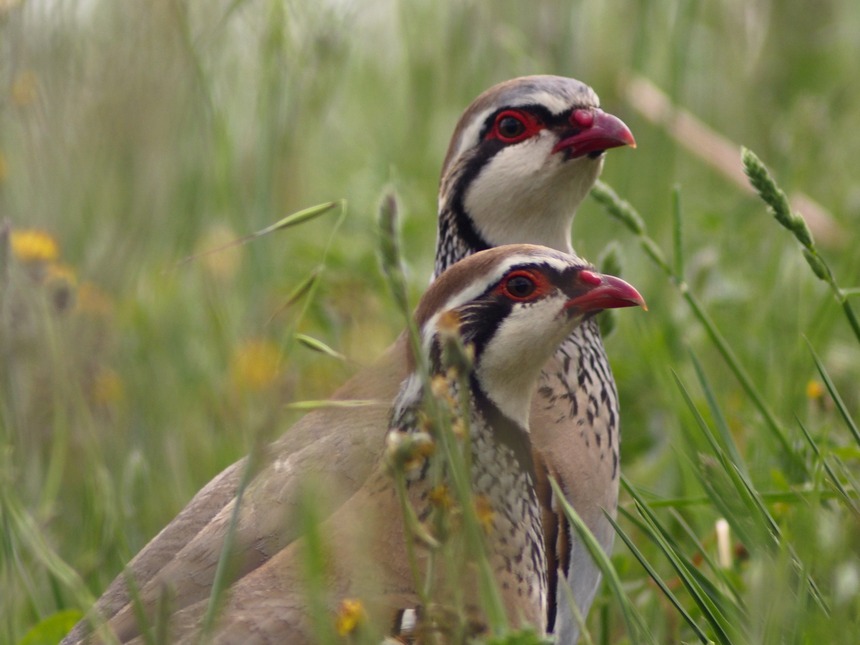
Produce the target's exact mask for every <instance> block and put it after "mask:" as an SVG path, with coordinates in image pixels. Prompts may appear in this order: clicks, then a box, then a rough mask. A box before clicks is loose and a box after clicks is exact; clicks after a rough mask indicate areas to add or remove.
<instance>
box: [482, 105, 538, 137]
mask: <svg viewBox="0 0 860 645" xmlns="http://www.w3.org/2000/svg"><path fill="white" fill-rule="evenodd" d="M539 129H540V124H539V123H537V122H533V120H529V119H528V118H527V117H526V115H525V114H523V113H521V112H518V111H514V110H506V111H504V112H500V113H499V114H498V115H496V120H495V123H494V124H493V130H492V132H490V134H489V135H488V137H489V138H491V139H498V140H499V141H501V142H503V143H517V142H519V141H522V140H523V139H527V138H528V137H530V136H532V135H533V134H535V133H536V132H537V131H538V130H539Z"/></svg>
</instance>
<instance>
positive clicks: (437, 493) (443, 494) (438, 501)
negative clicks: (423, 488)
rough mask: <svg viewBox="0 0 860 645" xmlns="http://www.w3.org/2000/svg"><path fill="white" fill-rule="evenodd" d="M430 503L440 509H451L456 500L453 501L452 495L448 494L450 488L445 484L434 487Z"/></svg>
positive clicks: (431, 491)
mask: <svg viewBox="0 0 860 645" xmlns="http://www.w3.org/2000/svg"><path fill="white" fill-rule="evenodd" d="M429 498H430V503H431V504H433V506H437V507H439V508H451V506H452V505H453V504H454V500H453V499H451V494H450V493H449V492H448V487H447V486H446V485H445V484H439V485H438V486H434V487H433V488H432V489H431V490H430V495H429Z"/></svg>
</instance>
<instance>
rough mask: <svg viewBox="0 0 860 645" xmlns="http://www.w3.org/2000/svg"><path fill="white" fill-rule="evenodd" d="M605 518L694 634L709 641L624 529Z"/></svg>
mask: <svg viewBox="0 0 860 645" xmlns="http://www.w3.org/2000/svg"><path fill="white" fill-rule="evenodd" d="M605 515H606V518H607V519H608V520H609V521H610V523H611V524H612V527H613V528H614V529H615V533H616V534H618V537H620V538H621V539H622V541H623V542H624V544H626V545H627V548H628V549H630V553H632V554H633V557H634V558H636V559H637V560H638V561H639V564H641V565H642V568H643V569H645V571H647V572H648V575H649V576H651V580H653V581H654V583H655V584H656V585H657V586H658V587H659V588H660V590H661V591H662V592H663V594H664V595H665V596H666V598H667V599H668V600H669V602H670V603H672V605H673V606H674V607H675V609H677V610H678V613H679V614H681V617H682V618H683V619H684V620H685V621H686V622H687V624H688V625H689V626H690V627H691V628H692V630H693V631H694V632H696V636H698V637H699V640H700V641H702V642H703V643H709V642H711V639H709V638H708V636H707V634H705V632H703V631H702V629H701V628H700V627H699V626H698V625H697V624H696V621H695V620H694V619H693V617H692V616H690V614H689V613H687V610H686V609H684V606H683V605H682V604H681V601H679V600H678V598H677V597H676V596H675V594H674V593H672V590H671V589H669V587H668V585H666V583H665V582H663V579H662V578H661V577H660V574H658V573H657V571H656V570H655V569H654V567H652V566H651V563H650V562H648V560H647V558H646V557H645V556H644V555H643V554H642V552H641V551H640V550H639V549H638V548H636V545H635V544H634V543H633V540H632V539H630V536H629V535H627V534H626V533H625V532H624V530H623V529H622V528H621V526H619V524H618V522H616V521H615V519H614V518H613V517H612V516H611V515H610V514H609V513H605Z"/></svg>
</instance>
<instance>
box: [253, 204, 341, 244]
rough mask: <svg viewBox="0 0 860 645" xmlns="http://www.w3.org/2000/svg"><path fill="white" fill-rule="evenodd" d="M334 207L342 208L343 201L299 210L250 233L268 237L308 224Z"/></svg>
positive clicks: (254, 235)
mask: <svg viewBox="0 0 860 645" xmlns="http://www.w3.org/2000/svg"><path fill="white" fill-rule="evenodd" d="M336 206H340V207H341V208H343V206H344V201H343V200H339V201H336V202H325V203H324V204H317V205H316V206H311V207H309V208H305V209H304V210H300V211H299V212H297V213H292V214H291V215H287V216H286V217H284V218H283V219H280V220H278V221H277V222H275V223H274V224H272V225H270V226H267V227H266V228H263V229H260V230H259V231H257V232H256V233H252V234H251V235H252V236H253V237H263V236H264V235H268V234H269V233H274V232H275V231H283V230H284V229H286V228H290V227H291V226H298V225H299V224H304V223H305V222H309V221H311V220H313V219H316V218H317V217H320V216H321V215H325V214H326V213H328V212H329V211H330V210H332V209H333V208H335V207H336Z"/></svg>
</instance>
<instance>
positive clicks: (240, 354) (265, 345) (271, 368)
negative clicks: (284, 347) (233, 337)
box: [230, 340, 281, 392]
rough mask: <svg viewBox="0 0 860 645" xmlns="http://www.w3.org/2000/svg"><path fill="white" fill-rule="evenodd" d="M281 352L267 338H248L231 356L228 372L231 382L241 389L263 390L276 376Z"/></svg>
mask: <svg viewBox="0 0 860 645" xmlns="http://www.w3.org/2000/svg"><path fill="white" fill-rule="evenodd" d="M280 361H281V353H280V351H279V350H278V347H277V346H276V345H275V344H274V343H273V342H271V341H268V340H249V341H246V342H244V343H242V345H240V346H239V348H238V350H237V351H236V353H235V355H234V356H233V361H232V366H231V370H230V373H231V375H232V378H233V383H234V384H235V385H236V386H237V387H238V388H239V389H243V390H250V391H252V392H259V391H261V390H265V389H266V388H268V387H269V386H270V385H272V383H274V382H275V379H276V378H277V377H278V371H279V366H280Z"/></svg>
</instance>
